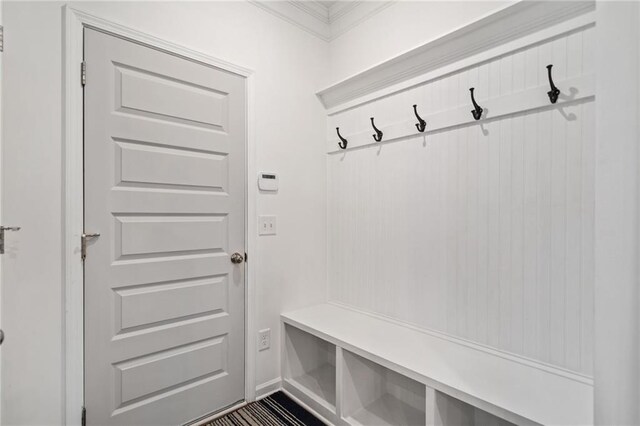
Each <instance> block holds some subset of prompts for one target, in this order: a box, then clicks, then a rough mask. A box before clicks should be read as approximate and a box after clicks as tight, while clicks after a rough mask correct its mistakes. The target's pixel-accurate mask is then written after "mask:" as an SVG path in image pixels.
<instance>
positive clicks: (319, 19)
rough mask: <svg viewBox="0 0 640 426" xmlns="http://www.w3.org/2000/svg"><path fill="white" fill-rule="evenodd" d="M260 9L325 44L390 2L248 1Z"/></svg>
mask: <svg viewBox="0 0 640 426" xmlns="http://www.w3.org/2000/svg"><path fill="white" fill-rule="evenodd" d="M249 2H250V3H252V4H254V5H255V6H258V7H260V8H261V9H263V10H265V11H267V12H269V13H271V14H273V15H275V16H277V17H279V18H281V19H283V20H285V21H287V22H289V23H290V24H293V25H295V26H297V27H299V28H301V29H303V30H305V31H307V32H309V33H311V34H313V35H315V36H317V37H319V38H321V39H323V40H325V41H331V40H333V39H335V38H336V37H338V36H340V35H341V34H344V33H345V32H347V31H349V30H350V29H351V28H353V27H354V26H356V25H358V24H360V23H362V22H363V21H365V20H366V19H368V18H369V17H371V16H373V15H374V14H376V13H377V12H379V11H381V10H382V9H384V8H386V7H387V6H390V5H391V4H393V1H364V0H338V1H336V0H334V1H321V0H288V1H286V0H284V1H270V0H249Z"/></svg>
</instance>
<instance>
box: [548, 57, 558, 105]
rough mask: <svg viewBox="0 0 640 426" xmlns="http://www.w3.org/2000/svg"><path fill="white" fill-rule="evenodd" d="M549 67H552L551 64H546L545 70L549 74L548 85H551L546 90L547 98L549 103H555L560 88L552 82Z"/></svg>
mask: <svg viewBox="0 0 640 426" xmlns="http://www.w3.org/2000/svg"><path fill="white" fill-rule="evenodd" d="M551 68H553V65H547V72H548V74H549V86H551V90H549V91H548V92H547V95H549V100H550V101H551V103H552V104H555V103H556V102H557V101H558V96H560V89H558V88H557V87H556V85H555V84H553V77H551Z"/></svg>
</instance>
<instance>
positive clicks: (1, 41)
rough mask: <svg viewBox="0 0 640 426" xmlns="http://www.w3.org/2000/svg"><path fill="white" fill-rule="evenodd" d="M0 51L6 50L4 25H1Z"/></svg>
mask: <svg viewBox="0 0 640 426" xmlns="http://www.w3.org/2000/svg"><path fill="white" fill-rule="evenodd" d="M0 52H4V26H2V25H0Z"/></svg>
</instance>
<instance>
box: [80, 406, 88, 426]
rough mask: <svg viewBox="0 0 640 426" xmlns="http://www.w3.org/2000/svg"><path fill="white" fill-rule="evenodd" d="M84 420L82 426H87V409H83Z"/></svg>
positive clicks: (82, 419)
mask: <svg viewBox="0 0 640 426" xmlns="http://www.w3.org/2000/svg"><path fill="white" fill-rule="evenodd" d="M81 415H82V418H81V420H80V422H81V424H82V426H87V409H86V408H84V407H82V414H81Z"/></svg>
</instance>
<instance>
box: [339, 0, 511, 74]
mask: <svg viewBox="0 0 640 426" xmlns="http://www.w3.org/2000/svg"><path fill="white" fill-rule="evenodd" d="M509 3H512V1H507V0H504V1H398V2H395V3H393V4H392V5H391V6H389V7H386V8H384V9H382V10H381V11H380V12H378V13H376V14H375V15H373V16H372V17H370V18H369V19H367V20H366V21H364V22H362V23H361V24H359V25H357V26H356V27H354V28H353V29H351V30H350V31H348V32H346V33H344V34H342V35H340V36H339V37H337V38H336V39H334V40H333V41H331V51H330V54H331V58H330V67H331V68H330V73H329V77H330V82H332V83H333V82H337V81H340V80H343V79H345V78H347V77H351V76H352V75H354V74H357V73H359V72H361V71H364V70H365V69H368V68H370V67H372V66H374V65H377V64H379V63H381V62H383V61H386V60H388V59H391V58H393V57H395V56H398V55H399V54H400V53H404V52H405V51H407V50H410V49H412V48H414V47H417V46H420V45H422V44H424V43H426V42H428V41H430V40H432V39H434V38H437V37H440V36H442V35H444V34H447V33H449V32H451V31H453V30H454V29H457V28H459V27H462V26H464V25H466V24H469V23H470V22H473V21H475V20H477V19H478V18H480V17H482V16H485V15H487V14H490V13H492V12H495V11H496V10H498V9H500V8H503V7H505V6H507V5H508V4H509Z"/></svg>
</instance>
